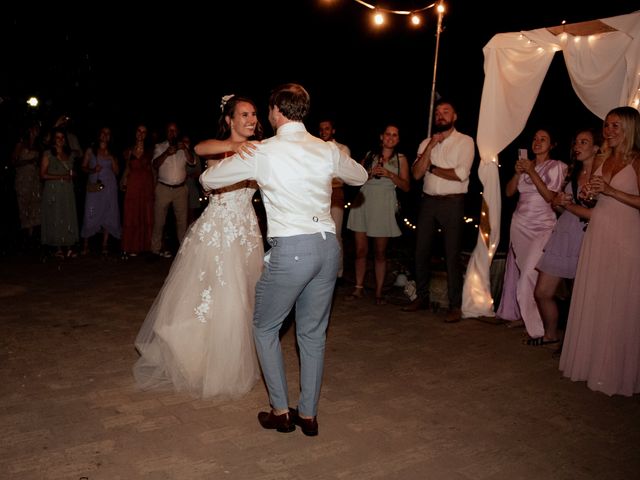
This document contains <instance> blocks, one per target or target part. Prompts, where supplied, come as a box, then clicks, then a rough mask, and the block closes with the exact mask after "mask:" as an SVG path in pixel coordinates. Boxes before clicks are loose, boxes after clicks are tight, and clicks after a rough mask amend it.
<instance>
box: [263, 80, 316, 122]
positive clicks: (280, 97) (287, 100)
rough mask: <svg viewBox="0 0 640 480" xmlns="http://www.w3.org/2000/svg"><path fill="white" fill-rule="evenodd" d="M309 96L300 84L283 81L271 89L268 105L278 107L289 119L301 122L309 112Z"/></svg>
mask: <svg viewBox="0 0 640 480" xmlns="http://www.w3.org/2000/svg"><path fill="white" fill-rule="evenodd" d="M310 105H311V98H310V97H309V93H308V92H307V91H306V90H305V89H304V87H303V86H302V85H298V84H297V83H285V84H284V85H280V86H279V87H277V88H275V89H273V90H272V91H271V95H270V96H269V107H271V108H273V107H275V106H277V107H278V110H280V113H282V115H284V116H285V117H287V119H289V120H293V121H296V122H301V121H303V120H304V119H305V117H306V116H307V114H308V113H309V107H310Z"/></svg>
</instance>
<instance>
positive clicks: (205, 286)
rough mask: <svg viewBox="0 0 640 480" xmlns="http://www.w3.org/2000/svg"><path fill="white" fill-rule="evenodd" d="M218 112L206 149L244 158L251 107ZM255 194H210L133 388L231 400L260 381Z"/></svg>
mask: <svg viewBox="0 0 640 480" xmlns="http://www.w3.org/2000/svg"><path fill="white" fill-rule="evenodd" d="M221 107H222V116H221V118H220V122H219V133H218V137H217V138H219V139H220V140H209V141H208V142H212V144H214V145H215V149H216V150H219V151H220V152H221V155H219V157H220V158H224V157H225V156H228V155H230V154H232V153H233V151H236V152H237V151H248V150H249V149H251V148H252V145H251V144H250V143H249V142H247V140H248V139H250V138H253V137H255V138H260V137H261V134H262V129H261V127H260V123H259V121H258V118H257V115H256V107H255V104H254V103H253V102H252V101H251V100H249V99H246V98H241V97H236V96H225V97H223V100H222V105H221ZM212 161H215V160H208V162H212ZM256 188H257V185H256V184H255V182H249V181H247V182H241V183H238V184H236V185H231V186H229V187H226V188H223V189H220V190H217V191H214V192H211V195H210V197H209V205H208V206H207V208H206V209H205V210H204V212H203V213H202V215H201V216H200V217H199V218H198V220H196V221H195V222H194V223H193V224H192V225H191V226H190V228H189V230H188V232H187V234H186V235H185V237H184V240H183V242H182V244H181V246H180V250H179V251H178V254H177V255H176V258H175V259H174V261H173V264H172V265H171V269H170V271H169V274H168V275H167V278H166V280H165V282H164V285H163V286H162V289H161V290H160V292H159V294H158V296H157V297H156V299H155V301H154V303H153V305H152V306H151V309H150V310H149V312H148V314H147V317H146V319H145V321H144V323H143V324H142V327H141V328H140V331H139V333H138V336H137V338H136V341H135V346H136V349H137V350H138V352H139V353H140V358H139V359H138V361H137V362H136V364H135V365H134V367H133V374H134V377H135V380H136V385H137V386H138V387H139V388H141V389H144V390H147V389H150V388H172V389H175V390H176V391H184V392H189V393H191V394H193V395H195V396H198V397H201V398H207V397H214V396H215V397H223V398H236V397H239V396H241V395H243V394H245V393H247V392H248V391H249V390H251V389H252V388H253V386H254V385H255V384H256V382H257V381H258V380H259V378H260V367H259V365H258V360H257V356H256V352H255V347H254V342H253V331H252V318H253V307H254V295H255V285H256V282H257V281H258V278H259V277H260V273H261V271H262V262H263V253H264V251H263V243H262V237H261V234H260V228H259V225H258V220H257V217H256V214H255V211H254V208H253V204H252V197H253V194H254V193H255V191H256Z"/></svg>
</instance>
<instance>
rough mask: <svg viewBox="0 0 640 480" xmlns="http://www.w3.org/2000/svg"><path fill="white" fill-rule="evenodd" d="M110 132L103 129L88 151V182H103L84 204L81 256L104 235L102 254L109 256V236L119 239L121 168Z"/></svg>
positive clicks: (88, 193) (86, 163)
mask: <svg viewBox="0 0 640 480" xmlns="http://www.w3.org/2000/svg"><path fill="white" fill-rule="evenodd" d="M110 143H111V129H110V128H106V127H104V128H101V129H100V133H99V135H98V141H97V142H96V144H94V145H93V146H91V147H89V148H87V151H86V152H85V154H84V159H83V161H82V169H83V170H84V171H85V172H86V173H88V174H89V178H88V182H89V183H95V182H98V181H100V182H102V185H103V188H102V189H101V190H99V191H87V197H86V201H85V204H84V221H83V222H82V231H81V232H80V236H81V237H82V238H83V239H84V247H83V249H82V254H83V255H86V254H87V253H89V239H90V238H91V237H92V236H93V235H95V234H96V233H102V254H103V255H106V254H107V253H109V250H108V247H109V244H108V242H109V235H111V236H112V237H114V238H117V239H119V238H120V232H121V226H120V208H119V207H118V181H117V180H116V175H118V171H119V167H118V160H117V158H116V156H115V155H114V154H113V152H112V151H111V149H110V146H109V145H110Z"/></svg>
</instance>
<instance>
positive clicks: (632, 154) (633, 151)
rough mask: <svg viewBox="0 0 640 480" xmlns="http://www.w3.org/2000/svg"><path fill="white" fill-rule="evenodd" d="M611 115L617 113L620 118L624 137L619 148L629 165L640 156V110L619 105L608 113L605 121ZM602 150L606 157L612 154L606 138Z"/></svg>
mask: <svg viewBox="0 0 640 480" xmlns="http://www.w3.org/2000/svg"><path fill="white" fill-rule="evenodd" d="M611 115H616V116H617V117H619V118H620V123H621V124H622V130H623V131H624V139H623V140H622V142H621V143H620V146H619V147H618V149H619V151H620V153H621V154H622V155H621V156H622V160H623V162H624V163H625V164H626V165H628V164H630V163H632V162H633V161H634V160H635V159H636V158H638V156H640V112H638V110H636V109H635V108H633V107H617V108H614V109H613V110H611V111H610V112H609V113H607V116H606V117H605V118H604V121H605V123H606V122H607V119H608V118H609V117H610V116H611ZM603 131H604V124H603ZM602 151H603V153H604V156H605V157H608V156H609V155H611V147H609V144H608V142H607V141H606V139H605V141H604V142H603V145H602Z"/></svg>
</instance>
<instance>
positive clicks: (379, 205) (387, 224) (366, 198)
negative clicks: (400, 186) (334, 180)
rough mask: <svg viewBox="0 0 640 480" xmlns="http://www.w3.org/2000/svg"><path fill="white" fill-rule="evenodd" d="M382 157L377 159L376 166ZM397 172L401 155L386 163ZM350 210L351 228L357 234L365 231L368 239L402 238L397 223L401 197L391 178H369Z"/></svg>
mask: <svg viewBox="0 0 640 480" xmlns="http://www.w3.org/2000/svg"><path fill="white" fill-rule="evenodd" d="M377 161H378V156H377V155H375V156H374V162H373V163H374V164H375V163H376V162H377ZM384 167H385V168H386V169H387V170H389V171H390V172H393V173H396V174H397V173H398V172H399V171H400V158H399V155H394V156H393V157H391V158H390V159H389V161H388V162H386V163H385V164H384ZM352 203H353V205H352V206H351V208H350V210H349V218H348V220H347V228H348V229H349V230H351V231H354V232H365V233H366V234H367V236H368V237H387V238H389V237H399V236H400V235H402V231H401V230H400V227H398V222H397V221H396V209H397V205H398V198H397V196H396V186H395V184H394V183H393V181H391V179H389V178H388V177H380V178H373V177H371V178H369V180H367V182H366V183H365V184H364V185H362V187H360V192H359V193H358V195H357V197H356V200H355V201H354V202H352Z"/></svg>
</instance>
